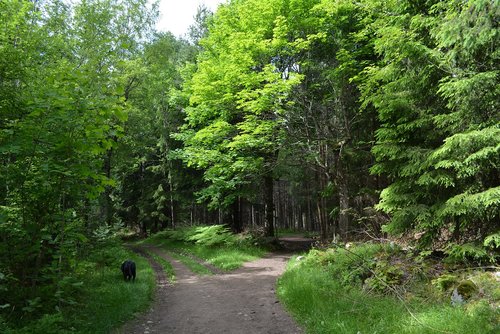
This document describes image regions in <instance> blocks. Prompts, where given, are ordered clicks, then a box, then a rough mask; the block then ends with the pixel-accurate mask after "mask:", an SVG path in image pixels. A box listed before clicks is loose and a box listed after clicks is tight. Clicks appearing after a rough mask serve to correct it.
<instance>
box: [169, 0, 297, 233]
mask: <svg viewBox="0 0 500 334" xmlns="http://www.w3.org/2000/svg"><path fill="white" fill-rule="evenodd" d="M282 6H283V3H282V2H280V1H273V2H264V1H236V2H233V3H230V4H228V5H225V6H221V7H219V10H218V11H217V13H216V15H215V16H214V18H213V21H212V23H211V25H210V30H209V35H208V37H207V38H206V39H204V40H202V41H201V42H200V44H201V46H202V47H203V50H204V51H203V52H202V53H201V55H200V56H199V63H198V66H197V69H196V72H195V73H194V75H193V77H192V79H191V80H190V81H189V82H188V83H187V84H186V89H187V91H188V92H189V94H190V96H191V97H190V107H189V108H187V109H186V116H187V117H186V122H187V124H186V125H185V126H184V128H183V130H182V132H181V133H180V134H179V135H178V136H177V137H178V138H179V139H181V140H182V141H183V142H184V148H183V150H182V156H183V159H184V161H185V162H186V163H187V165H188V166H194V167H196V168H200V169H203V170H204V179H205V181H206V182H207V186H206V187H205V188H204V189H203V190H202V191H201V192H200V193H199V194H200V199H201V200H208V201H209V202H210V205H211V206H212V207H223V208H227V207H228V206H230V205H231V204H233V203H235V201H237V199H238V198H239V197H244V198H247V199H252V198H253V197H255V190H256V189H255V188H254V185H255V184H262V186H263V187H264V188H265V189H266V190H264V192H263V193H264V202H265V203H266V204H265V205H266V225H267V228H268V234H269V235H273V234H274V231H273V228H274V223H273V221H274V219H273V196H272V194H273V189H272V187H273V179H274V175H273V172H274V167H275V163H276V157H277V151H278V149H279V145H280V142H281V140H282V135H281V133H282V127H281V125H280V114H281V113H282V110H283V107H284V106H285V104H286V101H287V99H288V93H289V91H290V88H291V87H292V86H293V85H294V84H295V83H296V82H298V80H299V79H300V78H299V76H297V75H294V74H293V73H292V72H291V69H290V68H288V67H286V66H281V64H279V61H280V57H281V55H282V54H283V53H284V52H286V49H287V45H288V43H289V42H288V41H287V40H286V38H285V37H286V36H284V35H282V34H281V32H280V29H281V28H282V27H281V23H282V20H281V19H280V18H279V17H278V16H279V13H280V10H282V8H283V7H282Z"/></svg>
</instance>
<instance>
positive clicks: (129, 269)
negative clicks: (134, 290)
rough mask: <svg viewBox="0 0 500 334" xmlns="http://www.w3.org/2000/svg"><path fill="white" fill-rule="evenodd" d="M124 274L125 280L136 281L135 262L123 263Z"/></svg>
mask: <svg viewBox="0 0 500 334" xmlns="http://www.w3.org/2000/svg"><path fill="white" fill-rule="evenodd" d="M122 273H123V278H125V280H126V281H130V280H133V281H135V262H134V261H131V260H127V261H125V262H123V263H122Z"/></svg>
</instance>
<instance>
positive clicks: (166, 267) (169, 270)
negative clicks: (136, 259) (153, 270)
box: [147, 252, 175, 283]
mask: <svg viewBox="0 0 500 334" xmlns="http://www.w3.org/2000/svg"><path fill="white" fill-rule="evenodd" d="M147 253H148V255H149V256H151V257H152V258H153V260H155V261H156V262H158V263H159V264H160V265H161V267H162V268H163V271H164V272H165V275H167V279H168V281H169V282H171V283H173V282H175V271H174V268H173V267H172V264H171V263H170V262H168V261H167V260H165V259H164V258H162V257H161V256H158V255H156V254H155V253H153V252H147Z"/></svg>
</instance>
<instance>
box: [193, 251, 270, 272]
mask: <svg viewBox="0 0 500 334" xmlns="http://www.w3.org/2000/svg"><path fill="white" fill-rule="evenodd" d="M188 250H189V251H190V252H192V253H193V254H195V255H196V256H197V257H199V258H201V259H204V260H205V261H207V262H208V263H211V264H212V265H214V266H215V267H217V268H219V269H222V270H234V269H237V268H239V267H241V266H242V265H243V263H245V262H248V261H253V260H256V259H258V258H261V257H262V256H264V254H265V251H264V250H262V249H260V248H254V247H247V246H241V247H237V246H226V247H221V248H211V247H203V246H193V247H189V248H188Z"/></svg>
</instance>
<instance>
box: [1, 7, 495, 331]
mask: <svg viewBox="0 0 500 334" xmlns="http://www.w3.org/2000/svg"><path fill="white" fill-rule="evenodd" d="M158 15H159V14H158V4H157V3H151V2H150V1H147V0H130V1H129V0H80V1H64V0H31V1H29V0H0V330H1V329H2V328H3V327H2V326H5V328H7V326H14V327H15V326H19V325H20V324H21V323H24V322H27V321H31V320H33V319H37V318H39V317H40V316H41V314H45V313H49V312H53V311H54V312H56V313H57V312H59V310H60V309H62V308H64V307H71V306H72V305H74V304H75V303H77V301H75V300H74V299H73V297H72V296H73V295H74V291H75V290H76V289H79V288H81V286H80V285H81V281H80V279H79V277H80V276H79V275H81V274H82V273H83V272H86V271H90V270H93V269H91V268H98V267H99V266H106V265H107V263H108V262H109V261H111V262H112V261H114V260H110V257H113V251H110V250H109V249H110V248H109V246H110V245H113V247H115V246H116V247H118V246H117V244H120V243H121V241H117V239H116V236H117V235H122V234H125V231H127V232H131V233H134V234H136V235H138V236H141V237H148V236H150V235H153V234H155V233H157V232H160V231H164V230H166V229H168V230H172V229H173V230H175V229H178V228H182V227H185V226H201V225H215V224H217V225H224V226H227V227H228V228H229V229H230V230H231V231H232V232H234V233H241V232H247V233H252V234H254V235H258V236H259V237H261V238H267V239H266V240H271V239H273V238H276V237H279V235H280V233H283V232H282V231H300V232H303V233H308V234H309V235H311V236H314V237H315V240H317V243H318V244H323V245H326V244H332V243H333V244H345V243H347V242H367V241H386V242H389V241H390V242H396V243H398V244H400V245H403V246H404V247H409V248H411V249H414V250H416V252H418V253H419V254H427V255H431V254H433V255H436V254H437V255H439V256H441V257H443V258H453V259H457V260H460V261H462V263H467V264H469V265H484V264H488V265H495V264H496V265H497V266H498V263H499V261H500V98H499V96H500V84H499V79H500V68H499V65H498V64H500V48H499V41H500V29H499V22H500V2H499V1H498V0H415V1H410V0H356V1H354V0H228V1H227V2H225V3H223V4H221V5H220V6H219V7H218V9H217V10H216V11H215V12H213V13H212V12H211V11H210V10H208V9H207V8H206V7H200V8H199V9H198V13H197V15H196V17H195V18H194V19H195V21H194V24H193V25H192V26H191V27H190V30H189V33H188V34H187V35H186V36H185V37H183V38H180V37H175V36H173V35H172V34H170V33H168V32H158V31H156V29H155V22H156V21H157V19H158ZM111 249H113V248H111ZM92 266H95V267H92ZM496 268H497V271H498V267H496Z"/></svg>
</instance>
